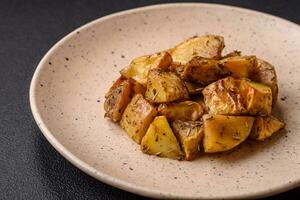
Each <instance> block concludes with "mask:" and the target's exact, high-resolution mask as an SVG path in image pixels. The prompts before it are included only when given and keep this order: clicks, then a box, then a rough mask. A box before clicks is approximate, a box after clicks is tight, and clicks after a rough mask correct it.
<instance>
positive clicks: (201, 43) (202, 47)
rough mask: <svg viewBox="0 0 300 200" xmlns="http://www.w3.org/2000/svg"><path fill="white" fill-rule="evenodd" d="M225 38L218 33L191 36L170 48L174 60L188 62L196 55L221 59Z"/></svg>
mask: <svg viewBox="0 0 300 200" xmlns="http://www.w3.org/2000/svg"><path fill="white" fill-rule="evenodd" d="M224 47H225V45H224V38H223V37H222V36H216V35H206V36H198V37H193V38H190V39H188V40H186V41H184V42H183V43H180V44H178V45H177V46H175V47H174V48H173V49H170V50H169V53H170V54H171V56H172V58H173V62H177V63H181V64H183V65H184V64H186V63H187V62H189V61H190V60H191V59H192V58H193V57H195V56H201V57H204V58H211V59H220V58H221V53H222V50H223V48H224Z"/></svg>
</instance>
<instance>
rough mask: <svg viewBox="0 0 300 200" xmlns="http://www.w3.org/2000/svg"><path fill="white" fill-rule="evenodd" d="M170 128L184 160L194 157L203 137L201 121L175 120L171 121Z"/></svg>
mask: <svg viewBox="0 0 300 200" xmlns="http://www.w3.org/2000/svg"><path fill="white" fill-rule="evenodd" d="M172 129H173V132H174V134H175V136H176V137H177V139H178V141H179V143H180V145H181V149H182V150H183V152H184V155H185V157H184V158H185V160H192V159H194V158H195V157H196V156H197V154H198V153H199V151H200V143H201V142H202V138H203V132H204V131H203V126H202V122H200V121H187V122H184V121H180V120H176V121H174V122H172Z"/></svg>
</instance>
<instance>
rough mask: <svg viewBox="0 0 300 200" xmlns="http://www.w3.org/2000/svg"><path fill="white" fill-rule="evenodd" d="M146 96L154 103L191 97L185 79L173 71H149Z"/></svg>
mask: <svg viewBox="0 0 300 200" xmlns="http://www.w3.org/2000/svg"><path fill="white" fill-rule="evenodd" d="M145 98H146V99H147V100H148V101H150V102H152V103H165V102H171V101H175V100H179V99H187V98H189V94H188V91H187V89H186V87H185V85H184V83H183V81H182V80H181V79H180V78H179V77H178V76H177V75H176V73H175V72H172V71H164V70H161V69H153V70H150V71H149V74H148V82H147V90H146V93H145Z"/></svg>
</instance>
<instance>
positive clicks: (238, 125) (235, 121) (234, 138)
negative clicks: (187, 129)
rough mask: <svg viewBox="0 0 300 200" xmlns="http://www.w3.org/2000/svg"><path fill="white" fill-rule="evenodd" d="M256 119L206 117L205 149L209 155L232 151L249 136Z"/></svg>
mask: <svg viewBox="0 0 300 200" xmlns="http://www.w3.org/2000/svg"><path fill="white" fill-rule="evenodd" d="M253 122H254V117H248V116H224V115H213V116H208V115H207V116H205V117H204V139H203V147H204V151H205V152H207V153H215V152H222V151H227V150H229V149H232V148H234V147H236V146H237V145H239V144H240V143H242V142H243V141H244V140H246V138H247V137H248V136H249V134H250V132H251V128H252V125H253Z"/></svg>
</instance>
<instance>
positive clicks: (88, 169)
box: [29, 3, 300, 199]
mask: <svg viewBox="0 0 300 200" xmlns="http://www.w3.org/2000/svg"><path fill="white" fill-rule="evenodd" d="M190 6H198V7H210V8H222V9H235V10H239V11H241V12H244V13H249V14H255V15H264V16H265V17H268V18H273V19H274V18H275V19H276V20H279V21H282V22H283V23H286V24H289V25H291V26H292V27H293V28H296V29H299V30H300V25H298V24H296V23H295V22H292V21H289V20H287V19H284V18H281V17H278V16H275V15H272V14H269V13H265V12H261V11H256V10H252V9H248V8H243V7H238V6H231V5H224V4H215V3H163V4H154V5H148V6H142V7H137V8H133V9H127V10H123V11H119V12H115V13H112V14H109V15H105V16H102V17H100V18H97V19H94V20H92V21H90V22H88V23H86V24H84V25H82V26H80V27H78V28H76V29H75V30H73V31H72V32H70V33H68V34H67V35H65V36H64V37H63V38H61V39H60V40H59V41H58V42H56V43H55V44H54V45H53V46H52V47H51V48H50V49H49V50H48V51H47V53H46V54H45V55H44V56H43V58H42V59H41V61H40V62H39V63H38V65H37V67H36V69H35V71H34V74H33V77H32V80H31V83H30V89H29V102H30V108H31V112H32V115H33V117H34V120H35V122H36V124H37V125H38V127H39V129H40V130H41V132H42V133H43V135H44V137H45V138H46V139H47V140H48V142H49V143H50V144H51V145H52V146H53V147H54V148H55V149H56V151H58V152H59V153H60V154H61V155H62V156H63V157H64V158H65V159H67V160H68V161H69V162H71V163H72V164H73V165H74V166H75V167H77V168H79V169H80V170H81V171H83V172H84V173H86V174H88V175H90V176H92V177H94V178H96V179H97V180H99V181H101V182H103V183H106V184H108V185H111V186H113V187H116V188H119V189H122V190H125V191H127V192H131V193H135V194H139V195H142V196H147V197H152V198H153V197H154V198H172V199H174V198H176V199H182V198H184V199H196V198H197V199H199V198H201V199H215V198H224V196H218V195H215V196H205V195H203V194H199V195H197V196H195V195H194V196H193V195H192V196H189V195H174V194H172V193H168V192H162V191H160V190H156V189H155V190H153V189H148V188H147V187H143V186H139V185H136V184H133V183H130V182H127V181H123V180H120V179H118V178H117V177H114V176H110V175H108V174H105V173H103V172H101V171H98V170H96V169H95V168H94V167H92V166H91V165H89V164H87V163H85V162H84V161H82V160H81V159H79V158H78V157H76V156H75V155H74V154H73V153H71V152H70V151H69V150H68V149H67V148H66V147H64V145H62V144H61V143H60V142H59V141H58V140H57V139H56V138H55V137H54V136H53V135H52V133H51V131H50V130H49V129H48V127H47V125H46V124H45V123H44V121H43V118H42V116H41V115H40V112H39V108H38V106H37V101H36V93H35V91H36V88H37V86H38V77H39V75H40V73H41V71H42V69H43V68H44V67H43V66H45V64H46V63H47V62H48V60H49V57H50V55H51V54H52V52H54V51H55V50H56V49H57V47H59V46H60V45H61V44H63V43H64V42H65V41H66V40H68V39H69V38H71V37H72V36H73V35H75V34H76V32H77V31H81V30H83V29H87V28H89V27H92V26H93V25H94V24H97V23H101V22H103V21H105V20H109V19H111V18H114V17H118V16H122V15H126V14H130V13H134V12H143V11H147V10H152V9H154V10H155V9H160V8H170V7H190ZM298 186H300V178H299V179H298V180H296V181H294V182H292V183H286V184H282V185H280V186H278V187H275V188H271V189H270V188H269V189H265V190H260V191H258V192H252V193H250V192H248V193H244V194H237V195H232V194H230V195H227V196H225V198H229V199H237V198H258V197H266V196H271V195H275V194H278V193H281V192H284V191H287V190H290V189H293V188H296V187H298Z"/></svg>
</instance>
